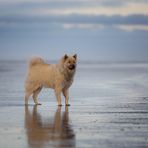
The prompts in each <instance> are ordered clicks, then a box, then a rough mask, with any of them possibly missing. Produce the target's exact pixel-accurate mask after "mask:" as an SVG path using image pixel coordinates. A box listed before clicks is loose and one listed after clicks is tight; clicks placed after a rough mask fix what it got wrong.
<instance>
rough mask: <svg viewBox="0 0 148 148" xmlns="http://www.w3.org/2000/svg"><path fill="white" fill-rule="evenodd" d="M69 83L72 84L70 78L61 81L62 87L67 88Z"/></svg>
mask: <svg viewBox="0 0 148 148" xmlns="http://www.w3.org/2000/svg"><path fill="white" fill-rule="evenodd" d="M71 84H72V80H68V81H66V80H64V81H63V82H62V88H69V87H70V86H71Z"/></svg>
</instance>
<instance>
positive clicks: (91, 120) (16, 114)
mask: <svg viewBox="0 0 148 148" xmlns="http://www.w3.org/2000/svg"><path fill="white" fill-rule="evenodd" d="M26 71H27V62H26V61H6V60H5V61H1V62H0V84H1V85H0V147H2V148H9V147H16V148H17V147H18V148H27V147H28V148H49V147H50V148H66V147H67V148H98V147H99V148H147V147H148V63H147V62H79V63H78V67H77V72H76V76H75V80H74V83H73V85H72V87H71V88H70V104H71V106H70V107H65V106H64V98H63V99H62V104H63V106H62V107H58V106H57V102H56V98H55V95H54V92H53V90H51V89H44V90H43V91H42V92H41V94H40V95H39V102H41V103H42V105H40V106H36V105H34V103H33V100H32V98H30V100H29V105H28V106H24V81H25V76H26Z"/></svg>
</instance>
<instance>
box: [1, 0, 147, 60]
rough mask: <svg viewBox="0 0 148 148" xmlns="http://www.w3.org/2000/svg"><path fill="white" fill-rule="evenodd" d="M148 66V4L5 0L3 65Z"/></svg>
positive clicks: (111, 0)
mask: <svg viewBox="0 0 148 148" xmlns="http://www.w3.org/2000/svg"><path fill="white" fill-rule="evenodd" d="M75 53H77V55H78V57H79V59H80V60H95V61H148V0H0V59H1V60H2V59H22V60H24V59H27V58H29V57H31V56H40V57H43V58H46V59H49V60H50V59H51V60H55V59H59V58H60V57H61V56H63V55H64V54H69V55H72V54H75Z"/></svg>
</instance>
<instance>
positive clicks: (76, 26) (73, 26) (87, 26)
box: [63, 23, 105, 30]
mask: <svg viewBox="0 0 148 148" xmlns="http://www.w3.org/2000/svg"><path fill="white" fill-rule="evenodd" d="M104 27H105V26H104V25H101V24H73V23H71V24H63V28H64V29H93V30H98V29H103V28H104Z"/></svg>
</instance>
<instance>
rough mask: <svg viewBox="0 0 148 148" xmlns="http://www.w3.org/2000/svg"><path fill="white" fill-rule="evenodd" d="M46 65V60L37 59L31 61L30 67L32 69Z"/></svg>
mask: <svg viewBox="0 0 148 148" xmlns="http://www.w3.org/2000/svg"><path fill="white" fill-rule="evenodd" d="M44 63H45V62H44V60H43V59H42V58H39V57H35V58H32V59H30V61H29V67H30V68H31V67H33V66H35V65H37V64H44Z"/></svg>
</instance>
